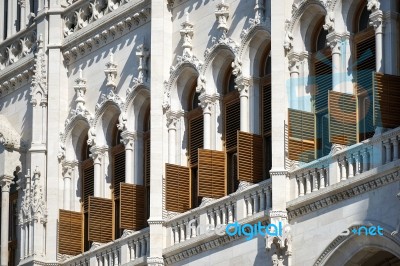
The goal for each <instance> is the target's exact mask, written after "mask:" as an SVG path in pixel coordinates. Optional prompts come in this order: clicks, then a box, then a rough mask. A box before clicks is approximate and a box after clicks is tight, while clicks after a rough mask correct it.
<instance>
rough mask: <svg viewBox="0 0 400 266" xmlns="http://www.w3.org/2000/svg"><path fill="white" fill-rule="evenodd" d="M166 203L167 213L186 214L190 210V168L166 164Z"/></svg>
mask: <svg viewBox="0 0 400 266" xmlns="http://www.w3.org/2000/svg"><path fill="white" fill-rule="evenodd" d="M165 181H166V182H165V187H166V195H165V203H166V209H167V211H174V212H185V211H187V210H189V209H190V168H189V167H185V166H179V165H174V164H168V163H167V164H165Z"/></svg>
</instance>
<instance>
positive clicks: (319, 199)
mask: <svg viewBox="0 0 400 266" xmlns="http://www.w3.org/2000/svg"><path fill="white" fill-rule="evenodd" d="M392 168H395V166H391V167H390V169H392ZM378 172H379V171H378ZM361 176H362V175H361ZM398 180H400V171H399V170H396V171H395V172H392V173H386V174H383V175H380V176H379V175H378V176H377V175H376V174H374V175H372V176H369V177H365V176H364V177H361V178H353V179H348V180H346V181H343V182H340V183H337V184H335V185H336V186H335V185H331V186H330V187H327V188H325V189H324V190H322V191H321V192H319V191H318V194H315V195H313V196H312V197H307V196H303V197H301V198H300V199H296V200H293V201H291V202H289V203H288V208H287V209H288V214H289V218H290V219H296V218H299V217H301V216H304V215H307V214H310V213H312V212H314V211H317V210H320V209H322V208H325V207H328V206H331V205H333V204H336V203H338V202H341V201H343V200H346V199H350V198H353V197H356V196H358V195H361V194H364V193H366V192H369V191H372V190H375V189H378V188H380V187H382V186H384V185H387V184H391V183H393V182H396V181H398ZM334 186H335V187H334ZM329 190H331V191H329Z"/></svg>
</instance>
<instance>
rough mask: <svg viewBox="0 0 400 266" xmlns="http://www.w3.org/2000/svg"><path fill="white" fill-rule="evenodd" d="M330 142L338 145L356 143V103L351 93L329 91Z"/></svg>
mask: <svg viewBox="0 0 400 266" xmlns="http://www.w3.org/2000/svg"><path fill="white" fill-rule="evenodd" d="M329 133H330V142H332V143H335V144H340V145H346V146H348V145H352V144H355V143H357V103H356V97H355V96H354V95H351V94H346V93H340V92H336V91H330V92H329Z"/></svg>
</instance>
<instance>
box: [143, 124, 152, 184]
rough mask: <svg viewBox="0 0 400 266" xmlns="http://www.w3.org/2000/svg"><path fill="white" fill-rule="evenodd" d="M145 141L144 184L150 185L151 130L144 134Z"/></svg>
mask: <svg viewBox="0 0 400 266" xmlns="http://www.w3.org/2000/svg"><path fill="white" fill-rule="evenodd" d="M143 141H144V160H143V161H144V184H145V186H147V187H150V132H146V133H145V135H144V136H143Z"/></svg>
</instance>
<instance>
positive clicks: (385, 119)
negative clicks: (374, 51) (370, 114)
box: [374, 73, 400, 128]
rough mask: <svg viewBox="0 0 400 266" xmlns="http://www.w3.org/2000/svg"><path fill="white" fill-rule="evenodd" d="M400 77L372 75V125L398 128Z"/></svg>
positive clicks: (399, 123) (399, 120)
mask: <svg viewBox="0 0 400 266" xmlns="http://www.w3.org/2000/svg"><path fill="white" fill-rule="evenodd" d="M399 88H400V77H399V76H393V75H387V74H381V73H374V125H375V126H378V127H384V128H395V127H398V126H400V89H399Z"/></svg>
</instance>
